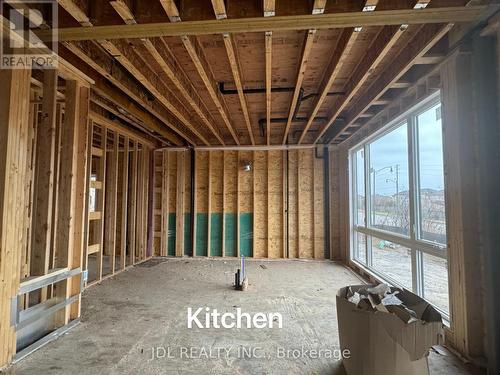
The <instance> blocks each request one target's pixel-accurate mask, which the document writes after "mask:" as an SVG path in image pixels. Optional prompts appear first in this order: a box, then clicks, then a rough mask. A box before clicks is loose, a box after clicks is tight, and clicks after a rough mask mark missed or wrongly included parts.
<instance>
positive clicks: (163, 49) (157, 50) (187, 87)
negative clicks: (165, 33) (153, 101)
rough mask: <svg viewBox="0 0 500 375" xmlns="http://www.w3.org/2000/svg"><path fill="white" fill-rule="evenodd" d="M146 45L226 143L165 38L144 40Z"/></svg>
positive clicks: (218, 137)
mask: <svg viewBox="0 0 500 375" xmlns="http://www.w3.org/2000/svg"><path fill="white" fill-rule="evenodd" d="M144 46H145V48H146V49H147V50H148V52H149V53H150V54H151V56H153V58H154V59H155V61H157V62H158V64H159V65H160V67H161V68H162V70H163V71H164V72H165V74H166V75H167V77H168V78H169V79H170V81H171V82H172V83H173V84H174V86H175V87H176V88H177V89H178V90H179V92H180V93H181V95H182V96H183V97H184V99H185V100H186V101H187V102H188V104H189V106H190V107H191V108H192V109H193V110H194V111H195V113H196V114H197V115H198V116H199V118H200V119H201V121H202V123H203V124H205V125H206V126H207V128H208V129H210V132H211V133H212V134H213V135H214V137H215V138H216V139H217V140H218V141H219V142H220V144H222V145H224V144H225V143H224V139H223V138H222V136H221V135H220V134H219V131H218V129H217V127H216V125H215V120H214V119H213V118H212V115H211V114H210V112H209V110H208V109H207V107H206V106H205V103H203V101H202V100H201V98H200V96H199V95H198V93H197V91H196V88H195V87H194V86H193V84H192V83H191V81H190V80H189V78H188V77H187V76H185V74H184V71H183V70H182V67H181V66H180V64H179V62H178V61H177V60H176V58H175V56H174V54H173V53H172V51H170V48H169V47H168V45H167V44H166V43H165V41H164V40H163V39H154V40H152V41H150V40H147V41H146V42H144Z"/></svg>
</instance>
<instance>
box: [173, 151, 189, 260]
mask: <svg viewBox="0 0 500 375" xmlns="http://www.w3.org/2000/svg"><path fill="white" fill-rule="evenodd" d="M186 152H187V151H180V152H178V153H177V204H176V212H177V214H176V228H175V233H176V237H175V256H177V257H181V256H183V255H184V189H185V183H184V176H185V169H186V168H185V166H186V163H185V157H186V155H185V154H186Z"/></svg>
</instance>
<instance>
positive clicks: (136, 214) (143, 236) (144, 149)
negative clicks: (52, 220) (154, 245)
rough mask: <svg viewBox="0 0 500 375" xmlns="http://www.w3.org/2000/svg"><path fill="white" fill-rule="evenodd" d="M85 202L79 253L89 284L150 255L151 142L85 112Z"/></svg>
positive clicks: (95, 114) (114, 123) (102, 118)
mask: <svg viewBox="0 0 500 375" xmlns="http://www.w3.org/2000/svg"><path fill="white" fill-rule="evenodd" d="M90 118H91V124H90V129H91V131H90V134H89V140H90V141H91V144H92V148H91V156H90V158H91V159H90V163H89V182H88V183H89V203H88V231H87V246H86V251H85V253H84V259H85V268H84V269H85V270H87V271H88V284H89V285H90V284H92V283H95V282H99V281H101V280H102V279H103V278H105V277H108V276H112V275H114V274H115V273H116V272H119V271H123V270H124V269H126V268H127V267H130V266H133V265H134V264H136V263H137V262H141V261H144V260H145V259H147V258H149V257H150V256H151V253H150V252H149V251H148V235H149V233H150V228H149V226H148V210H149V184H150V165H151V162H150V158H151V155H152V147H153V146H152V144H151V143H150V142H149V141H148V140H145V139H143V138H139V137H137V136H136V135H134V134H133V133H131V132H129V131H127V129H126V128H124V127H123V126H121V125H120V124H118V123H116V122H113V121H111V120H109V119H107V118H104V117H103V116H100V115H99V114H97V113H95V112H91V113H90Z"/></svg>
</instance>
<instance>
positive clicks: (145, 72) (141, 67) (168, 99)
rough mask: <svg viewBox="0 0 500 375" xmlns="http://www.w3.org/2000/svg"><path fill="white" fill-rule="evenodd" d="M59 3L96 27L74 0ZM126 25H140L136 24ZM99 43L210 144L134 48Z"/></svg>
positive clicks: (86, 26)
mask: <svg viewBox="0 0 500 375" xmlns="http://www.w3.org/2000/svg"><path fill="white" fill-rule="evenodd" d="M58 2H59V4H60V5H61V6H62V7H63V8H65V9H66V11H68V13H70V14H71V15H72V16H73V17H74V18H75V19H76V20H77V21H78V22H80V23H81V24H82V26H84V28H85V29H94V26H92V24H91V23H90V24H89V23H88V22H84V23H82V22H81V21H80V17H81V13H84V12H83V11H82V10H79V11H78V10H77V9H79V7H78V5H76V4H75V3H74V0H64V1H61V0H58ZM124 26H138V25H135V24H131V25H124ZM98 43H99V44H100V45H101V46H102V47H103V48H104V49H105V50H106V51H108V53H109V54H110V55H111V56H113V57H114V58H115V59H116V60H117V61H118V62H119V63H120V64H121V65H122V66H123V67H124V68H125V69H126V70H127V71H128V72H129V73H130V74H132V76H134V77H135V78H136V79H137V80H138V81H139V82H140V83H141V84H142V85H143V86H144V87H145V88H146V89H148V90H149V91H150V92H151V93H152V94H153V95H154V96H155V98H157V99H158V100H159V101H160V102H161V103H162V104H163V105H164V106H165V107H166V108H167V109H168V110H169V111H170V112H171V113H172V114H173V115H174V116H175V117H176V118H177V119H179V121H180V122H181V123H182V124H183V125H184V126H185V127H186V128H187V129H189V130H190V131H191V132H192V133H193V134H195V135H196V136H197V137H198V138H199V139H200V140H201V141H202V142H203V143H204V144H206V145H207V146H208V145H209V144H210V143H209V142H208V141H207V139H206V138H205V137H204V136H203V135H202V134H201V133H200V132H199V131H198V130H197V128H196V126H193V124H192V123H193V120H192V118H191V116H190V115H189V113H188V112H187V111H186V110H185V108H184V107H183V106H182V105H181V104H180V102H179V101H178V99H177V98H176V97H175V95H173V94H172V93H171V92H170V90H169V89H168V88H167V86H166V85H165V84H164V83H163V82H162V81H159V80H158V77H157V75H156V73H155V72H154V71H153V70H152V69H151V68H150V67H149V66H148V64H147V62H146V61H145V60H144V59H143V58H142V57H141V56H139V55H137V53H136V52H135V51H134V49H133V48H132V47H131V46H130V45H129V44H128V43H124V42H123V41H121V42H120V41H115V43H111V42H109V41H108V40H105V38H102V39H98Z"/></svg>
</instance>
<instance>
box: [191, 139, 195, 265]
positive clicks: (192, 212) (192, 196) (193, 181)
mask: <svg viewBox="0 0 500 375" xmlns="http://www.w3.org/2000/svg"><path fill="white" fill-rule="evenodd" d="M190 169H191V171H190V173H191V256H194V255H195V254H196V249H195V248H194V246H195V236H196V233H195V232H194V227H195V225H194V221H195V220H196V212H194V200H195V198H196V197H195V195H196V192H195V190H194V186H195V175H196V153H195V151H194V148H192V149H191V168H190Z"/></svg>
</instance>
